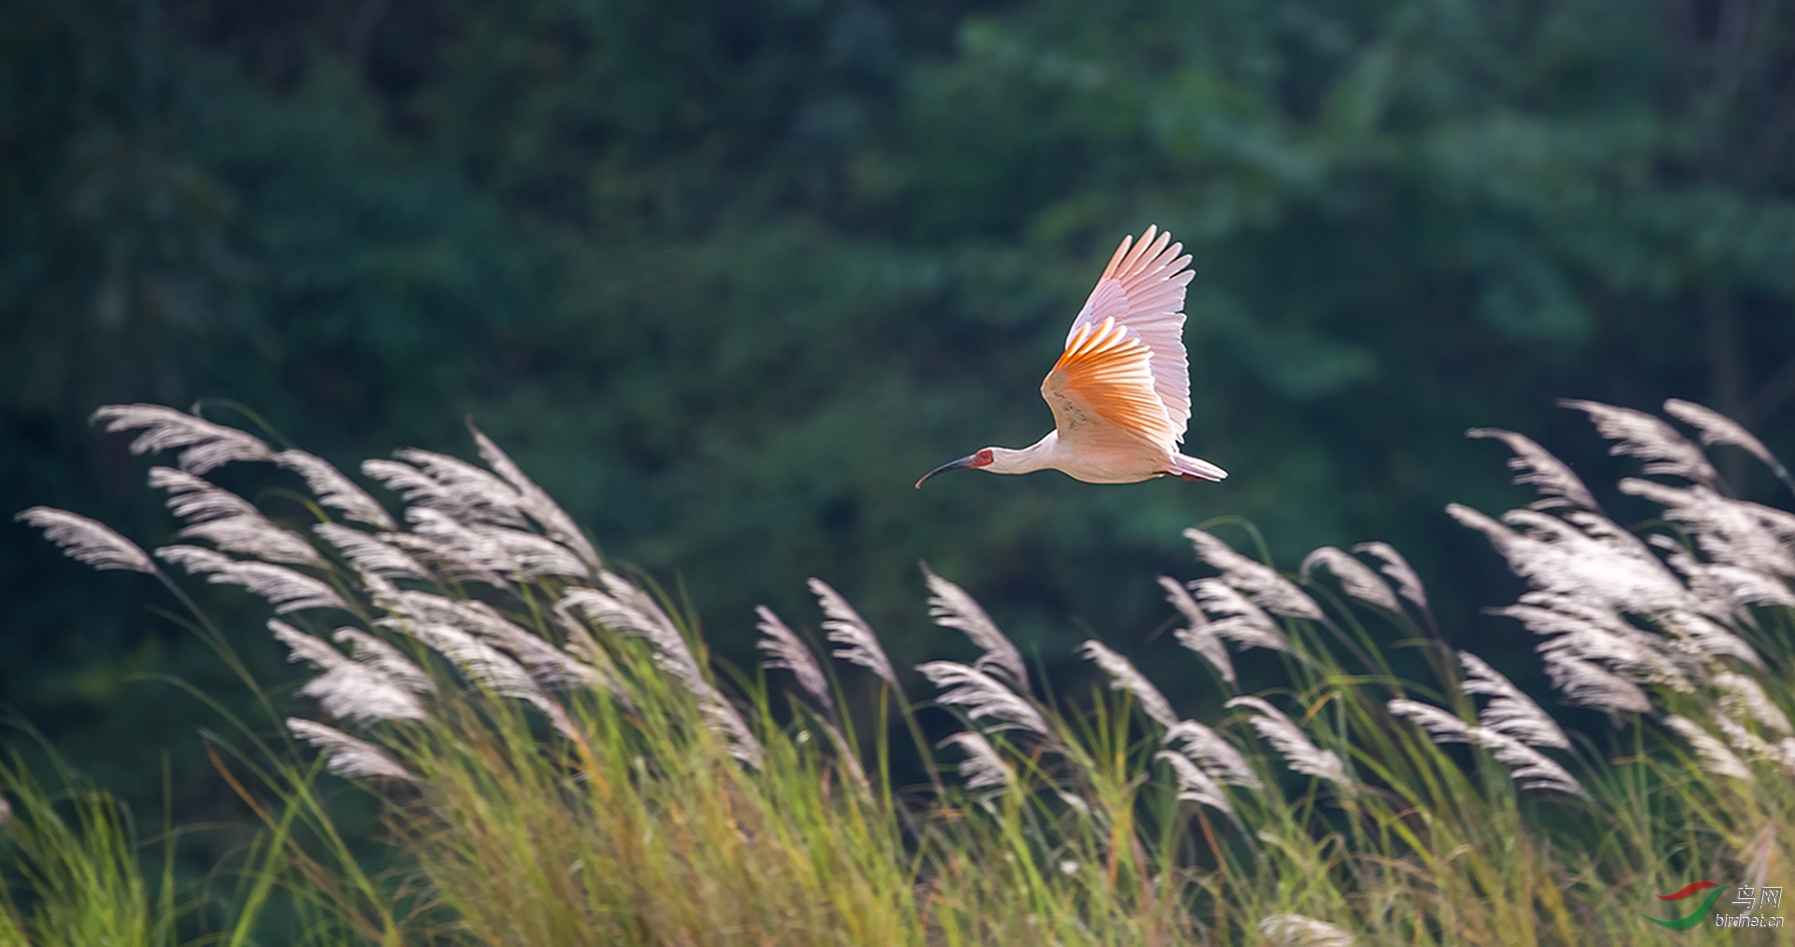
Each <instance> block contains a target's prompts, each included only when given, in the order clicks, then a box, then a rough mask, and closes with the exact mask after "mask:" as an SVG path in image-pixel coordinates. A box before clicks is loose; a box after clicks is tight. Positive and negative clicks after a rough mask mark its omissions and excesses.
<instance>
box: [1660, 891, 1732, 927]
mask: <svg viewBox="0 0 1795 947" xmlns="http://www.w3.org/2000/svg"><path fill="white" fill-rule="evenodd" d="M1709 888H1713V889H1714V890H1713V891H1708V896H1707V897H1705V898H1703V899H1702V903H1701V904H1699V905H1696V908H1695V910H1693V911H1690V912H1689V913H1688V914H1685V915H1683V916H1682V917H1679V918H1677V919H1676V920H1674V921H1666V920H1662V919H1660V918H1655V917H1653V916H1651V915H1650V914H1647V915H1644V917H1645V919H1646V920H1648V921H1651V922H1652V923H1653V924H1660V925H1663V926H1664V927H1668V928H1670V929H1671V930H1673V931H1686V930H1688V929H1689V928H1691V927H1695V926H1696V925H1698V924H1700V923H1701V922H1703V921H1705V920H1707V919H1708V912H1709V911H1712V910H1714V900H1715V899H1716V898H1718V897H1720V892H1722V891H1724V890H1726V889H1724V888H1722V887H1720V885H1718V884H1715V883H1714V882H1712V881H1692V882H1690V883H1688V884H1686V885H1684V886H1683V887H1682V889H1681V890H1678V891H1673V892H1671V893H1670V894H1661V895H1658V900H1660V901H1681V900H1683V899H1684V898H1687V897H1690V896H1691V895H1694V894H1696V893H1697V892H1700V891H1707V889H1709Z"/></svg>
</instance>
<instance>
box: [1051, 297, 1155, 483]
mask: <svg viewBox="0 0 1795 947" xmlns="http://www.w3.org/2000/svg"><path fill="white" fill-rule="evenodd" d="M1152 360H1153V351H1152V349H1151V348H1149V347H1148V345H1147V344H1146V343H1145V342H1143V341H1141V339H1140V336H1139V335H1137V334H1136V333H1135V330H1133V329H1131V328H1129V327H1127V326H1124V325H1122V324H1121V323H1119V322H1118V321H1116V319H1115V317H1113V316H1110V317H1105V318H1104V319H1103V321H1101V322H1098V323H1096V324H1092V325H1084V326H1081V327H1079V328H1078V329H1077V330H1075V331H1074V332H1073V333H1072V338H1071V339H1070V340H1068V341H1067V343H1066V351H1065V352H1064V353H1063V354H1061V355H1060V360H1059V361H1058V362H1056V363H1054V366H1053V370H1052V371H1050V372H1048V373H1047V379H1046V380H1045V381H1043V382H1041V397H1042V398H1045V399H1047V406H1048V407H1050V408H1052V409H1053V420H1054V425H1055V427H1056V428H1057V429H1058V431H1059V434H1060V440H1061V441H1062V442H1082V443H1083V444H1084V445H1086V446H1087V447H1089V448H1092V449H1097V450H1101V449H1105V448H1115V449H1123V450H1127V449H1135V450H1138V449H1140V448H1142V447H1147V448H1151V449H1156V450H1157V451H1159V452H1160V453H1162V454H1170V453H1175V452H1176V451H1177V439H1178V436H1179V434H1180V433H1181V432H1182V430H1183V428H1182V426H1174V425H1173V424H1172V420H1171V418H1170V417H1168V416H1167V415H1166V409H1165V405H1164V404H1163V403H1162V402H1161V400H1160V395H1159V393H1158V392H1157V391H1156V390H1155V385H1154V376H1153V368H1152Z"/></svg>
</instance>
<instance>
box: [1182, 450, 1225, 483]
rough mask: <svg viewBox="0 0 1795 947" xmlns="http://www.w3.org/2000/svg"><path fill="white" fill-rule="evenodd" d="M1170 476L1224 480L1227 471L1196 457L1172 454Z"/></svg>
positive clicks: (1188, 478)
mask: <svg viewBox="0 0 1795 947" xmlns="http://www.w3.org/2000/svg"><path fill="white" fill-rule="evenodd" d="M1171 473H1172V476H1174V477H1177V478H1179V479H1181V480H1225V479H1227V477H1228V472H1227V471H1226V470H1223V469H1222V468H1220V467H1217V466H1216V465H1214V464H1212V463H1210V462H1209V461H1207V460H1203V459H1201V458H1197V457H1186V456H1184V455H1183V454H1173V455H1172V471H1171Z"/></svg>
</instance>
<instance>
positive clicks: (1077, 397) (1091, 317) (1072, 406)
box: [916, 227, 1228, 487]
mask: <svg viewBox="0 0 1795 947" xmlns="http://www.w3.org/2000/svg"><path fill="white" fill-rule="evenodd" d="M1155 236H1156V232H1155V228H1153V227H1148V228H1147V232H1146V233H1144V234H1142V235H1141V239H1140V241H1139V242H1138V243H1136V242H1135V241H1134V240H1133V238H1131V237H1124V238H1123V239H1122V245H1121V246H1119V247H1117V248H1116V252H1115V255H1114V256H1112V257H1111V258H1110V261H1109V266H1108V267H1107V268H1106V269H1105V270H1104V271H1103V276H1102V277H1101V278H1100V279H1099V280H1098V281H1097V288H1096V289H1094V290H1092V291H1091V296H1090V298H1089V299H1088V300H1086V301H1085V304H1084V309H1082V310H1080V311H1079V313H1078V318H1077V319H1075V320H1074V321H1073V323H1072V331H1071V332H1070V333H1069V334H1068V335H1067V336H1066V347H1065V351H1064V352H1063V353H1062V354H1061V355H1060V358H1059V361H1058V362H1056V363H1055V364H1054V366H1053V370H1052V371H1050V372H1048V373H1047V378H1046V380H1045V381H1043V382H1041V397H1042V398H1045V399H1046V400H1047V406H1048V407H1049V408H1052V409H1053V421H1054V429H1053V430H1052V431H1049V432H1047V436H1046V437H1043V438H1041V439H1040V440H1039V441H1036V442H1035V443H1034V444H1032V445H1030V446H1028V447H1024V448H1022V449H1020V450H1011V449H1009V448H1004V447H987V448H985V449H983V450H981V451H979V452H978V453H976V454H972V455H970V456H967V457H962V458H960V459H959V460H956V461H953V462H951V463H947V464H943V465H942V466H940V467H938V468H936V469H935V470H932V471H930V472H929V473H927V474H925V475H923V478H922V480H918V481H916V485H917V486H918V487H921V486H922V484H923V480H927V479H929V478H930V477H932V476H934V475H935V474H938V473H941V472H943V471H946V470H952V469H955V468H957V467H968V468H972V469H976V470H986V471H989V472H991V473H1007V474H1021V473H1031V472H1033V471H1036V470H1058V471H1061V472H1063V473H1065V474H1066V475H1067V476H1070V477H1072V478H1074V479H1076V480H1083V481H1085V482H1087V483H1135V482H1138V481H1141V480H1151V479H1152V478H1154V477H1166V476H1172V477H1180V478H1182V479H1185V480H1220V479H1222V478H1224V477H1226V476H1227V475H1228V474H1227V472H1226V471H1224V470H1222V469H1221V468H1220V467H1217V466H1216V465H1214V464H1212V463H1210V462H1208V461H1206V460H1199V459H1197V458H1195V457H1187V456H1185V455H1184V454H1181V453H1179V452H1178V446H1179V444H1181V443H1182V442H1183V440H1184V429H1185V427H1186V426H1187V425H1188V424H1189V422H1190V366H1189V363H1188V362H1187V361H1186V359H1185V354H1184V288H1185V286H1186V285H1188V284H1189V283H1190V281H1191V277H1192V276H1194V275H1195V274H1193V273H1192V272H1191V270H1190V257H1189V256H1180V255H1179V253H1180V252H1181V251H1182V250H1183V249H1184V247H1183V245H1182V244H1177V243H1172V242H1171V234H1166V233H1159V234H1157V239H1155Z"/></svg>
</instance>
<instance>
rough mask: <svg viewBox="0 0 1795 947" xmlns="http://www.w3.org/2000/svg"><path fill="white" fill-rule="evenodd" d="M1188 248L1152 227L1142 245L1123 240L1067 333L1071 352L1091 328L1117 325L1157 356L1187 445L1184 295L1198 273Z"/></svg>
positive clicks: (1156, 375)
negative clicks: (1082, 331)
mask: <svg viewBox="0 0 1795 947" xmlns="http://www.w3.org/2000/svg"><path fill="white" fill-rule="evenodd" d="M1183 251H1184V245H1183V244H1181V243H1173V242H1172V235H1171V234H1169V233H1161V232H1159V229H1158V228H1157V227H1153V226H1149V227H1148V228H1147V231H1146V232H1145V233H1143V234H1141V239H1140V240H1139V241H1138V242H1136V241H1135V240H1134V239H1133V238H1132V237H1123V238H1122V243H1121V245H1120V246H1118V247H1116V252H1115V254H1114V255H1113V256H1111V257H1110V261H1109V266H1107V267H1105V268H1104V270H1103V276H1102V277H1101V278H1099V279H1098V280H1097V288H1096V289H1093V290H1091V296H1090V298H1089V299H1087V300H1085V304H1084V309H1083V310H1081V311H1080V312H1079V314H1078V318H1077V319H1076V320H1074V321H1073V323H1072V329H1071V331H1069V332H1067V333H1066V342H1067V344H1068V347H1070V344H1071V342H1072V339H1073V337H1074V336H1076V335H1077V334H1078V331H1079V330H1080V329H1082V328H1084V327H1085V326H1097V325H1101V324H1102V323H1103V321H1104V320H1105V319H1114V320H1115V324H1116V325H1119V326H1124V327H1126V328H1127V329H1128V330H1129V334H1130V335H1132V336H1134V337H1135V338H1138V339H1140V341H1141V342H1142V343H1144V344H1145V345H1146V346H1147V348H1148V349H1149V350H1150V351H1151V353H1152V358H1151V360H1150V363H1149V364H1150V367H1151V370H1152V372H1153V390H1154V393H1155V394H1157V395H1158V396H1159V400H1160V402H1161V404H1162V405H1164V407H1165V413H1166V418H1167V419H1168V420H1170V421H1171V424H1172V428H1173V430H1174V431H1175V432H1176V441H1175V443H1183V441H1184V430H1185V428H1186V427H1187V426H1189V424H1190V363H1189V361H1188V359H1187V358H1186V356H1185V352H1184V291H1185V287H1186V286H1188V285H1189V284H1190V281H1191V279H1192V278H1193V277H1195V276H1196V273H1195V272H1194V271H1192V270H1191V269H1190V256H1189V255H1187V254H1184V253H1183Z"/></svg>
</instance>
